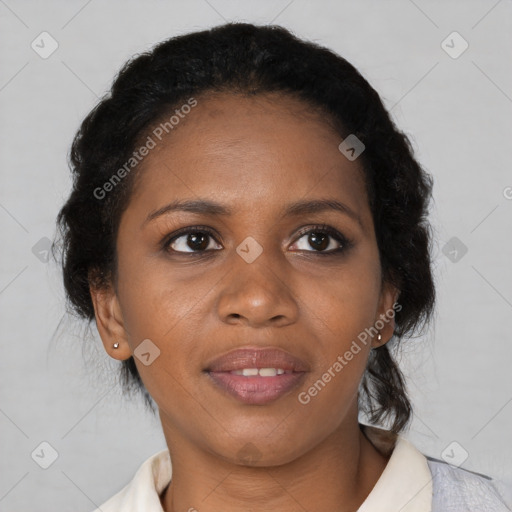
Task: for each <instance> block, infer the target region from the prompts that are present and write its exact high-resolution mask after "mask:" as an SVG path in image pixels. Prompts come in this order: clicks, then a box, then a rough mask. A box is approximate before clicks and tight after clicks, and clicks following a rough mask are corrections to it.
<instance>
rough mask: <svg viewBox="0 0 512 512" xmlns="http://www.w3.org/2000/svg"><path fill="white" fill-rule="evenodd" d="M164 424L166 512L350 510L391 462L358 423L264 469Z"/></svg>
mask: <svg viewBox="0 0 512 512" xmlns="http://www.w3.org/2000/svg"><path fill="white" fill-rule="evenodd" d="M162 424H163V426H164V434H165V436H166V440H167V444H168V446H169V451H170V453H171V461H172V481H171V484H170V485H169V486H168V488H167V489H166V492H165V493H164V494H163V495H162V497H161V501H162V507H163V509H164V511H165V512H177V511H182V510H187V511H189V510H190V511H191V512H193V511H194V510H196V511H199V512H213V511H218V510H223V511H224V512H232V511H233V512H234V511H240V510H248V509H250V510H253V511H255V512H256V511H271V510H280V511H283V512H288V511H297V510H336V511H339V512H348V511H353V510H357V509H358V508H359V506H360V505H361V504H362V503H363V501H364V500H365V498H366V497H367V496H368V494H369V493H370V491H371V490H372V488H373V487H374V485H375V483H376V482H377V480H378V479H379V477H380V475H381V473H382V471H383V470H384V468H385V466H386V463H387V461H388V459H389V455H387V456H386V455H383V454H381V453H380V452H379V451H377V449H376V448H375V447H374V446H373V445H372V443H370V441H369V440H368V439H367V438H366V436H365V435H364V434H363V432H362V431H361V430H360V428H359V425H358V423H357V421H353V422H352V423H351V424H350V426H348V425H346V424H342V425H340V427H339V428H338V429H337V430H336V431H334V432H333V433H332V434H331V435H330V436H329V437H328V438H326V439H325V440H324V441H323V442H321V443H320V444H319V445H317V446H315V447H314V448H313V449H311V450H310V451H309V452H307V453H306V454H304V455H302V456H301V457H299V458H297V459H295V460H293V461H291V462H289V463H287V464H283V465H279V466H265V467H249V466H241V465H238V464H234V463H232V462H229V461H226V460H224V459H221V458H220V457H216V456H214V455H212V454H211V453H209V452H206V451H204V450H202V449H200V448H198V447H197V446H196V445H195V444H193V443H191V442H190V440H188V439H187V438H186V437H182V436H180V435H179V432H177V431H175V430H174V429H170V428H168V427H169V425H167V424H166V423H165V418H162ZM171 430H172V432H171Z"/></svg>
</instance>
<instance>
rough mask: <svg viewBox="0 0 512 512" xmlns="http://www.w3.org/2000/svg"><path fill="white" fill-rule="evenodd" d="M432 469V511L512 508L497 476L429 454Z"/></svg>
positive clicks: (475, 511)
mask: <svg viewBox="0 0 512 512" xmlns="http://www.w3.org/2000/svg"><path fill="white" fill-rule="evenodd" d="M425 457H426V459H427V464H428V466H429V468H430V472H431V473H432V491H433V496H432V512H441V511H442V512H481V511H485V512H508V511H510V508H508V506H507V505H506V503H505V502H504V501H503V498H502V497H501V496H500V494H499V492H498V490H497V488H496V487H495V485H494V483H493V480H492V479H491V478H490V477H488V476H486V475H481V474H479V473H474V472H472V471H468V470H466V469H462V468H459V467H455V466H451V465H450V464H447V463H446V462H444V461H442V460H439V459H434V458H433V457H429V456H425Z"/></svg>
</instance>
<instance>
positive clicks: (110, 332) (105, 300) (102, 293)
mask: <svg viewBox="0 0 512 512" xmlns="http://www.w3.org/2000/svg"><path fill="white" fill-rule="evenodd" d="M89 291H90V293H91V298H92V303H93V305H94V313H95V316H96V327H97V328H98V332H99V334H100V337H101V340H102V342H103V347H104V348H105V351H106V352H107V354H109V355H110V356H111V357H112V358H114V359H118V360H120V361H122V360H125V359H128V358H129V357H130V356H131V355H132V352H131V348H130V345H129V343H128V337H127V331H126V328H125V325H124V322H123V315H122V312H121V308H120V306H119V301H118V298H117V295H116V293H115V290H114V289H113V287H110V288H108V289H105V288H103V287H102V288H97V287H95V286H94V285H90V286H89ZM114 343H119V346H118V348H114Z"/></svg>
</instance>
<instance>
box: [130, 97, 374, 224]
mask: <svg viewBox="0 0 512 512" xmlns="http://www.w3.org/2000/svg"><path fill="white" fill-rule="evenodd" d="M170 115H172V113H171V114H169V116H168V117H170ZM152 133H153V132H149V134H150V136H152V137H153V139H155V143H156V145H155V147H154V149H152V150H151V151H150V152H149V154H148V155H147V156H146V157H145V159H144V161H143V162H142V164H141V166H140V170H138V171H137V172H138V173H140V175H139V176H138V179H137V181H136V186H135V188H134V193H133V196H132V199H131V207H132V209H136V210H138V213H139V214H140V215H143V214H144V212H146V215H147V213H149V211H151V210H155V208H158V207H161V206H163V205H164V204H166V203H169V202H171V201H173V200H176V199H182V198H187V199H194V198H195V197H202V198H210V199H212V200H215V201H216V202H222V203H224V204H229V205H230V206H231V207H232V208H233V209H234V210H236V212H237V213H239V214H243V213H244V212H245V213H247V214H250V213H251V212H255V211H261V210H273V209H274V210H275V211H277V210H279V211H281V210H282V207H283V204H287V203H291V202H294V201H297V200H299V199H315V198H332V199H338V200H340V201H343V202H345V203H347V204H348V205H349V206H350V207H351V208H352V209H354V210H356V211H359V213H360V214H361V216H362V217H364V216H367V214H368V211H366V212H365V211H364V210H365V208H366V209H367V197H366V190H365V186H364V178H363V169H362V166H361V165H360V164H359V162H357V161H349V160H348V159H347V158H345V156H344V155H343V154H341V152H340V151H339V149H338V146H339V144H340V142H341V140H342V138H341V135H339V134H338V133H337V132H336V131H335V130H334V128H333V127H332V125H331V124H330V123H329V122H328V121H327V119H326V117H325V115H323V114H322V113H321V112H319V111H318V110H314V109H313V108H312V107H310V106H309V105H307V104H306V103H303V102H301V101H300V100H297V99H294V98H292V97H288V96H284V95H277V94H272V95H265V96H254V97H246V96H241V95H235V94H231V95H229V94H216V95H210V96H204V97H197V105H196V106H195V107H194V108H193V109H192V110H191V111H190V112H189V113H187V114H186V115H182V117H180V120H179V122H178V123H177V124H176V125H175V126H174V127H173V129H172V131H170V132H169V133H165V134H164V136H163V137H162V140H158V139H157V138H156V137H154V135H152ZM368 220H369V219H366V221H368Z"/></svg>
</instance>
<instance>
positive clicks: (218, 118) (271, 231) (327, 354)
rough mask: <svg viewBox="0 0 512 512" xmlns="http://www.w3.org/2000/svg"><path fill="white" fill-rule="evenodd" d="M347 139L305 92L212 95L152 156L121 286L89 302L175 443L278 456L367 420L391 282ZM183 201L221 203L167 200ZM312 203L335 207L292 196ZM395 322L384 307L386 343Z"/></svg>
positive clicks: (127, 228)
mask: <svg viewBox="0 0 512 512" xmlns="http://www.w3.org/2000/svg"><path fill="white" fill-rule="evenodd" d="M340 142H341V137H340V136H339V135H337V134H336V132H335V131H334V130H333V129H332V128H331V127H330V126H329V125H328V124H327V123H326V122H325V121H323V120H322V117H321V116H320V115H319V114H315V113H314V112H312V111H311V109H309V108H308V106H307V105H305V104H303V103H301V102H299V101H298V100H295V99H292V98H288V97H283V96H277V95H267V96H259V97H256V98H243V97H239V96H235V95H217V96H210V97H202V98H201V97H198V98H197V106H196V107H195V108H194V109H192V111H191V112H190V113H189V114H188V115H187V116H186V117H185V118H184V119H182V120H181V121H180V123H179V125H178V126H177V127H176V129H175V130H173V131H172V133H170V134H169V135H168V136H167V137H166V138H163V139H162V141H161V142H159V143H158V144H157V146H156V147H155V148H154V149H152V150H151V152H150V153H149V155H147V156H146V158H145V160H144V161H143V163H142V167H141V169H142V171H141V172H142V173H141V174H140V175H139V176H138V178H139V179H138V181H137V184H136V187H135V190H134V193H133V196H132V197H131V200H130V203H129V205H128V207H127V209H126V210H125V212H124V214H123V216H122V219H121V223H120V227H119V232H118V238H117V251H118V274H117V289H116V291H115V292H113V291H112V293H111V294H107V295H100V294H95V292H93V300H94V304H95V309H96V319H97V325H98V330H99V331H100V335H101V337H102V339H103V341H104V343H105V348H106V350H107V351H108V352H109V354H111V355H112V357H116V358H119V359H126V358H128V357H129V356H130V355H133V354H134V353H135V355H136V356H137V355H138V357H135V362H136V364H137V368H138V370H139V372H140V375H141V378H142V380H143V382H144V384H145V386H146V388H147V389H148V391H149V393H150V394H151V395H152V397H153V398H154V400H155V401H156V403H157V404H158V407H159V411H160V417H161V420H162V424H163V427H164V431H165V432H166V437H167V439H168V442H171V443H172V440H173V439H175V440H177V439H181V440H183V441H186V442H189V443H190V445H194V446H196V447H198V448H201V449H203V450H205V451H207V452H208V453H210V454H213V455H215V456H217V457H220V458H222V459H224V460H229V461H235V462H236V461H243V460H247V457H245V451H247V450H249V451H251V450H252V454H249V457H248V458H249V459H251V458H252V459H253V461H252V463H253V464H266V465H272V464H274V465H276V464H283V463H286V462H289V461H292V460H294V459H296V458H297V457H299V456H301V455H303V454H305V453H306V452H308V450H311V449H312V448H314V447H315V446H316V445H318V444H319V443H321V442H322V441H323V440H325V439H326V438H327V437H328V436H330V435H331V434H332V433H333V432H335V431H336V430H337V429H339V428H343V427H344V426H345V425H348V424H349V423H350V422H351V423H354V422H356V423H357V391H358V386H359V382H360V380H361V377H362V375H363V373H364V369H365V366H366V362H367V357H368V353H369V350H370V348H371V346H372V344H373V345H375V341H376V338H375V337H373V339H372V337H369V338H368V339H367V342H366V343H362V342H361V341H358V340H361V333H363V332H364V331H365V329H369V328H370V327H372V326H374V325H375V323H376V321H377V320H378V319H379V318H382V314H384V313H385V312H386V311H389V310H390V309H391V308H392V305H393V303H394V301H395V299H396V290H395V289H393V288H391V287H390V286H387V285H385V284H384V285H383V284H382V282H381V269H380V264H379V255H378V248H377V244H376V239H375V233H374V226H373V220H372V216H371V212H370V208H369V205H368V199H367V195H366V191H365V185H364V181H363V170H362V168H361V166H360V163H359V162H358V160H357V159H356V160H355V161H349V160H348V159H347V158H346V157H345V156H344V155H343V154H342V153H341V152H340V151H339V149H338V145H339V144H340ZM138 172H139V171H138ZM185 200H186V201H208V202H212V203H216V204H218V205H219V207H218V209H217V210H216V211H206V209H205V207H204V206H203V208H202V210H203V211H199V210H201V209H199V210H197V211H183V210H179V209H168V210H167V211H166V212H165V211H163V210H162V209H163V208H164V209H165V207H166V206H167V205H169V204H171V203H175V202H176V201H185ZM315 201H330V202H331V206H332V204H333V203H334V202H337V204H338V205H339V208H337V209H335V208H332V207H326V208H324V209H318V208H316V209H312V208H310V209H309V210H308V209H305V208H303V209H300V208H295V209H291V206H292V205H293V204H294V203H302V202H315ZM324 204H325V203H324ZM221 209H225V210H226V212H221V211H220V210H221ZM159 210H160V212H159ZM227 210H229V212H228V211H227ZM313 210H314V211H313ZM392 332H393V321H392V320H389V321H387V322H385V325H384V327H383V328H382V329H381V333H382V342H385V341H387V340H388V339H389V338H390V337H391V335H392ZM143 340H149V341H144V342H143ZM115 341H118V342H119V343H120V347H119V348H118V349H117V350H112V344H113V343H114V342H115ZM141 342H143V343H144V344H142V345H141ZM354 342H355V345H354ZM355 347H358V350H357V349H356V348H355ZM237 349H246V350H242V351H241V352H235V353H233V352H232V351H236V350H237ZM266 349H268V350H266ZM347 352H351V353H352V357H350V356H348V355H346V354H347ZM223 356H226V357H224V358H223ZM340 357H341V359H340ZM219 358H220V359H219ZM341 360H343V363H342V362H341ZM336 362H338V365H336ZM340 366H341V369H340ZM243 368H245V369H246V371H245V373H246V374H250V375H239V373H240V371H238V372H235V374H233V373H232V371H233V370H242V369H243ZM261 368H271V369H270V370H263V371H261ZM254 370H256V372H255V371H254ZM282 370H286V371H285V372H284V373H283V372H282ZM254 373H256V375H252V374H254ZM326 375H327V376H326ZM244 379H246V380H244ZM319 380H320V381H321V383H319ZM315 383H316V385H315ZM315 389H316V392H315ZM254 453H256V454H257V456H254Z"/></svg>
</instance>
